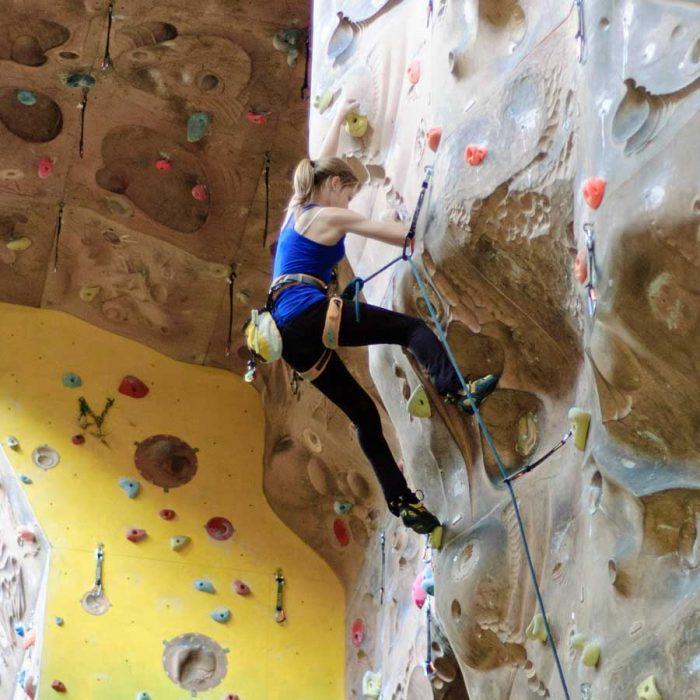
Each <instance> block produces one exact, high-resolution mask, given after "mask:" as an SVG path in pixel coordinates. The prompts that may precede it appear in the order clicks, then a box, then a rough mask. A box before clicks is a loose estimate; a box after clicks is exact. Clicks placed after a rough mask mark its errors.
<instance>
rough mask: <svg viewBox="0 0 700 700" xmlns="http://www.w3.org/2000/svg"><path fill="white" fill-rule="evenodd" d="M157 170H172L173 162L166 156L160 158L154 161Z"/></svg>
mask: <svg viewBox="0 0 700 700" xmlns="http://www.w3.org/2000/svg"><path fill="white" fill-rule="evenodd" d="M156 168H158V170H172V169H173V164H172V163H171V162H170V161H169V160H168V159H167V158H160V159H158V160H157V161H156Z"/></svg>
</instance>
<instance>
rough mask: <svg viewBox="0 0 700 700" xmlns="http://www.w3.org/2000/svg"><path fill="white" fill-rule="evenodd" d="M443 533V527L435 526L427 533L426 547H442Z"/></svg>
mask: <svg viewBox="0 0 700 700" xmlns="http://www.w3.org/2000/svg"><path fill="white" fill-rule="evenodd" d="M444 534H445V528H444V527H442V525H440V526H439V527H436V528H435V529H434V530H433V531H432V532H431V533H430V534H429V535H428V547H430V549H442V538H443V536H444Z"/></svg>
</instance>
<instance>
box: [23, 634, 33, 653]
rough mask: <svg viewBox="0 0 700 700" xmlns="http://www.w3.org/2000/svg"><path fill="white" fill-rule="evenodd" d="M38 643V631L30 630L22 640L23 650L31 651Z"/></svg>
mask: <svg viewBox="0 0 700 700" xmlns="http://www.w3.org/2000/svg"><path fill="white" fill-rule="evenodd" d="M35 643H36V630H29V632H27V634H26V635H25V637H24V639H23V640H22V649H25V650H26V649H29V648H30V647H33V646H34V644H35Z"/></svg>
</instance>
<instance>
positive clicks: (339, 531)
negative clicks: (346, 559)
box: [333, 518, 350, 547]
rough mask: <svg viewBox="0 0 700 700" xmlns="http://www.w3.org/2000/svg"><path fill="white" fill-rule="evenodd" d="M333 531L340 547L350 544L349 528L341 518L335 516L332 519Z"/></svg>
mask: <svg viewBox="0 0 700 700" xmlns="http://www.w3.org/2000/svg"><path fill="white" fill-rule="evenodd" d="M333 533H334V534H335V539H336V540H338V544H340V546H341V547H347V546H348V545H349V544H350V530H349V529H348V525H347V523H346V522H345V521H344V520H343V519H342V518H336V519H335V520H334V521H333Z"/></svg>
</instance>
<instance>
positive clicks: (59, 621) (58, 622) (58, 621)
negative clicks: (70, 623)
mask: <svg viewBox="0 0 700 700" xmlns="http://www.w3.org/2000/svg"><path fill="white" fill-rule="evenodd" d="M53 621H54V622H55V623H56V625H57V626H58V627H63V618H62V617H59V616H58V615H56V617H54V619H53Z"/></svg>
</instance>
